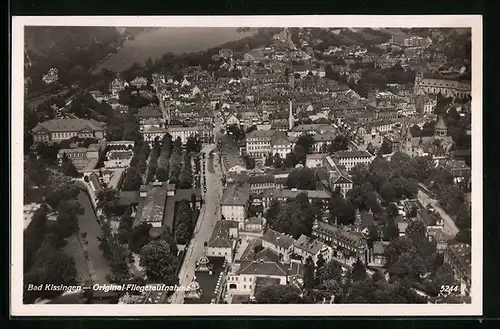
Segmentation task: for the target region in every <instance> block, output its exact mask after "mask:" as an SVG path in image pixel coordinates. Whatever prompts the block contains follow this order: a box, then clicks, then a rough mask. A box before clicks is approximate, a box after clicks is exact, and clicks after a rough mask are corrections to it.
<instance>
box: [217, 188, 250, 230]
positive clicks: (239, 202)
mask: <svg viewBox="0 0 500 329" xmlns="http://www.w3.org/2000/svg"><path fill="white" fill-rule="evenodd" d="M249 201H250V189H249V186H248V185H239V184H228V185H227V186H226V188H225V189H224V193H223V195H222V199H221V202H220V205H221V212H222V216H224V219H226V220H233V221H236V222H238V228H239V229H240V230H241V229H243V228H244V225H245V219H246V217H247V216H246V214H247V210H248V206H249Z"/></svg>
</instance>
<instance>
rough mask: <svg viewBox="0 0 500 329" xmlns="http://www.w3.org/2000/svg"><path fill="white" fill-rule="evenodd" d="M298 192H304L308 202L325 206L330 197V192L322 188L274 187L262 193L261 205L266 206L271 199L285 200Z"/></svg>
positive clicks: (292, 197)
mask: <svg viewBox="0 0 500 329" xmlns="http://www.w3.org/2000/svg"><path fill="white" fill-rule="evenodd" d="M300 193H305V194H306V195H307V198H308V199H309V202H318V203H320V204H322V205H323V206H324V207H325V210H326V205H327V203H328V200H329V199H330V194H329V193H328V192H327V191H324V190H297V189H282V188H279V189H278V188H275V189H274V190H267V191H264V193H262V206H263V207H264V208H268V207H269V205H270V204H271V201H272V200H278V201H287V200H289V199H295V198H296V197H297V195H299V194H300Z"/></svg>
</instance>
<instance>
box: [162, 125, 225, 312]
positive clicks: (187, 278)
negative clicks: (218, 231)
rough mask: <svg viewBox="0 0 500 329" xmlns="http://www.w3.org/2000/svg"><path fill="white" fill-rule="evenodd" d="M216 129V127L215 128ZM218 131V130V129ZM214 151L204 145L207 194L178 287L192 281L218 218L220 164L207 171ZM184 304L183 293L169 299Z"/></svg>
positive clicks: (209, 146)
mask: <svg viewBox="0 0 500 329" xmlns="http://www.w3.org/2000/svg"><path fill="white" fill-rule="evenodd" d="M216 129H217V127H216ZM219 129H220V128H219ZM214 149H215V144H209V145H205V147H204V148H203V150H202V152H203V153H205V157H206V160H205V161H206V168H207V170H206V171H205V175H206V182H207V192H206V193H205V194H204V197H203V201H204V202H203V206H202V208H201V211H200V217H199V218H198V221H197V223H196V227H195V229H194V233H193V238H192V240H191V242H190V243H189V246H188V247H187V249H186V257H185V258H184V262H183V264H182V268H181V270H180V272H179V286H182V287H187V286H188V285H189V283H190V282H191V281H192V280H193V276H194V272H195V267H196V261H198V260H199V259H200V257H202V256H203V254H204V243H205V242H208V241H209V239H210V236H211V235H212V231H213V229H214V227H215V223H216V222H217V220H218V218H220V205H219V202H220V197H221V193H222V185H221V184H222V183H221V173H220V164H217V163H216V164H215V165H214V172H211V171H210V170H208V161H209V154H210V152H211V151H212V150H214ZM182 303H184V291H176V292H175V293H174V294H173V295H172V297H171V298H170V304H182Z"/></svg>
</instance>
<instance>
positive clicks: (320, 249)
mask: <svg viewBox="0 0 500 329" xmlns="http://www.w3.org/2000/svg"><path fill="white" fill-rule="evenodd" d="M293 253H294V254H295V255H298V256H300V257H302V263H305V261H306V259H307V258H309V257H311V258H312V260H313V262H314V264H316V262H317V261H318V257H319V255H322V256H323V259H324V260H325V261H326V262H328V261H330V259H331V257H332V248H331V247H329V246H327V245H326V244H325V243H323V242H322V241H321V240H319V239H315V238H310V237H308V236H307V235H304V234H302V235H301V236H300V237H299V238H298V239H297V240H295V242H294V243H293Z"/></svg>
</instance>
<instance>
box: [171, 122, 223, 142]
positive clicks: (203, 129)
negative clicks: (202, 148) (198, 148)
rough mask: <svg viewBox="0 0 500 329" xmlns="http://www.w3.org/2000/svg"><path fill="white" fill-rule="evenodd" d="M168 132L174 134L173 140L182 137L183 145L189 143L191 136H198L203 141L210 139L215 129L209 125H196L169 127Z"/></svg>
mask: <svg viewBox="0 0 500 329" xmlns="http://www.w3.org/2000/svg"><path fill="white" fill-rule="evenodd" d="M167 132H168V133H169V134H170V135H171V136H172V140H176V139H177V138H180V139H181V142H182V144H183V145H185V144H186V143H187V139H188V138H189V137H195V136H198V137H199V138H200V139H201V140H203V141H208V140H210V139H211V137H212V135H213V130H212V129H211V127H209V126H205V125H203V126H195V127H168V128H167Z"/></svg>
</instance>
